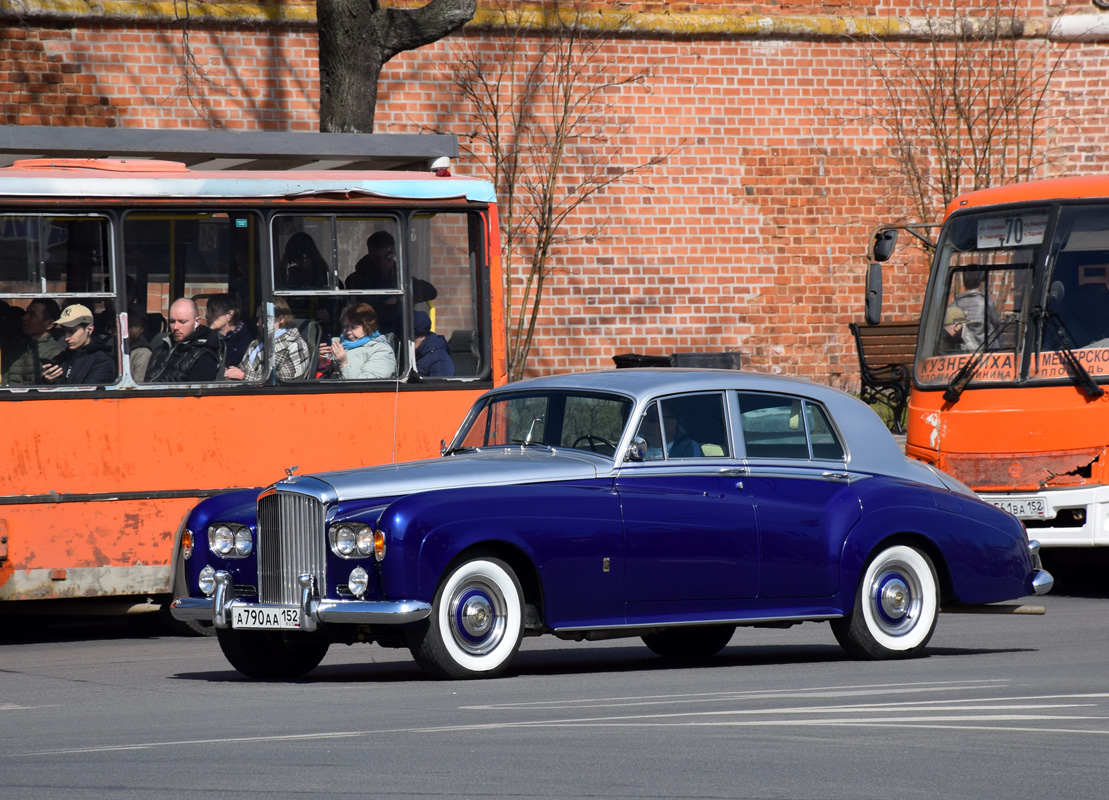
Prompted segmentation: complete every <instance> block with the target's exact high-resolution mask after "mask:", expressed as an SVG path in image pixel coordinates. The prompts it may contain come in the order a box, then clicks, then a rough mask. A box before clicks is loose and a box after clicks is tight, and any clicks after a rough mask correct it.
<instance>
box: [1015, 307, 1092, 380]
mask: <svg viewBox="0 0 1109 800" xmlns="http://www.w3.org/2000/svg"><path fill="white" fill-rule="evenodd" d="M1032 318H1033V319H1034V320H1036V327H1037V331H1038V333H1039V337H1038V338H1039V341H1040V342H1041V343H1042V342H1043V328H1044V322H1045V321H1046V322H1047V323H1048V324H1049V325H1050V326H1051V333H1052V334H1053V335H1054V336H1055V342H1056V344H1057V345H1058V347H1059V356H1060V357H1061V358H1062V359H1063V363H1064V364H1065V365H1066V367H1067V372H1068V374H1070V376H1071V377H1072V378H1073V379H1074V383H1075V385H1076V386H1078V387H1079V388H1080V389H1082V390H1083V391H1084V392H1086V396H1087V397H1089V398H1090V399H1091V400H1096V399H1097V398H1099V397H1101V396H1102V395H1103V394H1105V390H1104V389H1102V388H1101V387H1100V386H1098V385H1097V384H1096V383H1094V379H1093V378H1091V377H1090V373H1089V372H1087V371H1086V368H1085V367H1084V366H1082V362H1081V361H1079V360H1078V356H1076V355H1075V354H1074V350H1072V349H1071V346H1070V342H1071V337H1070V333H1069V331H1067V326H1066V325H1064V324H1063V320H1061V319H1060V318H1059V315H1058V314H1056V313H1055V312H1054V311H1048V310H1047V309H1045V308H1044V307H1043V306H1035V307H1034V308H1033V309H1032Z"/></svg>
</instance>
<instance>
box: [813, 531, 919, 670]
mask: <svg viewBox="0 0 1109 800" xmlns="http://www.w3.org/2000/svg"><path fill="white" fill-rule="evenodd" d="M938 612H939V582H938V581H937V580H936V569H935V567H933V566H932V560H931V559H930V558H928V556H927V555H925V554H924V553H922V552H921V551H920V550H917V549H916V548H914V547H908V546H906V545H896V546H894V547H889V548H886V549H885V550H883V551H882V552H880V553H878V554H877V555H876V556H874V558H873V559H871V561H870V563H869V564H868V565H867V568H866V572H865V573H864V574H863V578H862V580H861V581H859V588H858V590H857V591H856V593H855V608H854V609H853V610H852V611H851V613H850V614H848V615H847V616H846V617H843V618H841V619H834V620H832V621H831V622H832V632H833V633H834V634H835V636H836V640H837V641H838V642H839V643H840V646H841V647H843V649H844V650H846V651H847V654H848V655H850V656H852V657H853V658H860V659H868V660H875V659H886V658H908V657H910V656H914V655H916V654H917V653H919V652H920V651H921V650H923V649H924V646H925V645H926V644H928V640H929V639H931V638H932V632H933V631H935V629H936V617H937V614H938Z"/></svg>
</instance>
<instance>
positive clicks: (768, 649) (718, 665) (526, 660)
mask: <svg viewBox="0 0 1109 800" xmlns="http://www.w3.org/2000/svg"><path fill="white" fill-rule="evenodd" d="M1026 652H1035V648H1027V647H1016V648H971V647H936V648H928V649H926V650H925V651H924V655H923V656H922V658H923V659H925V660H926V659H928V658H946V657H952V656H962V657H966V656H976V655H999V654H1011V653H1026ZM848 660H850V659H849V658H848V656H847V655H846V654H845V653H844V652H843V650H842V649H841V648H840V647H839V646H838V645H811V644H810V645H773V646H759V645H754V646H752V645H735V646H731V647H728V648H725V649H724V650H723V651H722V652H721V653H719V654H717V655H715V656H712V657H711V658H705V659H699V660H691V661H673V660H668V659H664V658H661V657H659V656H656V655H654V654H653V653H651V652H650V651H649V650H647V649H646V648H645V647H644V648H642V649H640V648H636V647H627V646H618V647H612V646H608V647H606V646H591V647H583V648H581V649H573V648H570V649H559V650H535V651H530V652H529V651H526V650H525V651H521V652H520V653H519V654H518V655H517V656H516V658H515V660H514V661H513V662H512V665H511V666H510V667H509V669H508V670H507V671H506V672H505V673H504V675H503V676H501V678H500V679H502V680H505V679H512V678H522V677H550V676H579V675H591V674H607V673H629V672H633V673H634V672H660V673H661V672H668V671H675V670H689V669H698V670H706V669H707V670H718V669H721V670H723V669H735V668H737V667H748V668H752V667H780V666H798V665H804V664H822V663H833V662H843V661H848ZM917 660H919V659H917ZM870 663H872V664H877V663H881V662H870ZM887 663H895V662H887ZM171 677H172V678H173V679H175V680H183V681H203V682H208V683H226V682H231V683H234V682H240V681H248V682H249V681H251V680H252V679H250V678H247V677H245V676H244V675H241V674H240V673H238V672H236V671H235V670H233V669H230V668H228V669H226V670H221V671H208V672H181V673H178V674H176V675H173V676H171ZM422 681H428V682H435V681H436V679H435V678H432V677H431V676H429V675H427V674H425V673H424V672H422V671H421V670H420V668H419V667H417V666H416V664H415V662H403V661H401V662H396V661H390V662H387V663H374V662H372V661H367V662H360V663H346V664H332V665H328V664H327V663H324V664H322V665H321V666H319V667H317V668H316V669H314V670H313V671H312V672H310V673H308V674H307V675H305V676H304V677H302V678H296V679H293V680H288V681H278V682H280V683H408V682H422Z"/></svg>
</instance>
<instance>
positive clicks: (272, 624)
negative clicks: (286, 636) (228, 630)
mask: <svg viewBox="0 0 1109 800" xmlns="http://www.w3.org/2000/svg"><path fill="white" fill-rule="evenodd" d="M234 612H235V613H234V614H233V615H232V617H231V627H232V628H242V629H246V630H256V631H280V630H300V609H299V608H272V607H271V608H250V607H247V608H236V609H234Z"/></svg>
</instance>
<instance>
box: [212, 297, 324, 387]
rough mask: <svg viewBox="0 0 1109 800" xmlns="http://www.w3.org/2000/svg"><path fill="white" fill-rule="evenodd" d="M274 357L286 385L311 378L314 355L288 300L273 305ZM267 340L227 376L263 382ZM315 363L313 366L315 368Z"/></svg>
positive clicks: (250, 350)
mask: <svg viewBox="0 0 1109 800" xmlns="http://www.w3.org/2000/svg"><path fill="white" fill-rule="evenodd" d="M257 322H258V330H259V331H261V330H262V323H263V322H264V320H263V318H262V306H258V317H257ZM273 335H274V339H273V357H274V369H275V370H276V372H277V377H278V378H280V379H281V380H283V381H294V380H297V379H300V378H304V377H307V373H308V369H309V366H310V364H309V362H310V361H311V354H310V353H309V352H308V345H307V344H306V343H305V341H304V339H303V337H301V335H300V331H299V330H297V324H296V318H295V317H294V316H293V312H292V310H291V309H290V308H289V304H288V303H287V302H286V301H285V300H284V298H280V297H279V298H277V299H275V300H274V301H273ZM264 350H265V346H264V340H263V339H262V338H261V336H259V338H257V339H255V340H254V341H253V342H251V343H250V346H249V347H247V350H246V355H244V356H243V359H242V361H241V362H239V366H237V367H228V368H227V369H226V370H224V373H223V376H224V377H225V378H227V379H228V380H233V381H243V380H246V381H260V380H261V379H262V377H263V375H264V374H265V367H266V364H265V358H264ZM314 363H315V362H314V361H312V365H314Z"/></svg>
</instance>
